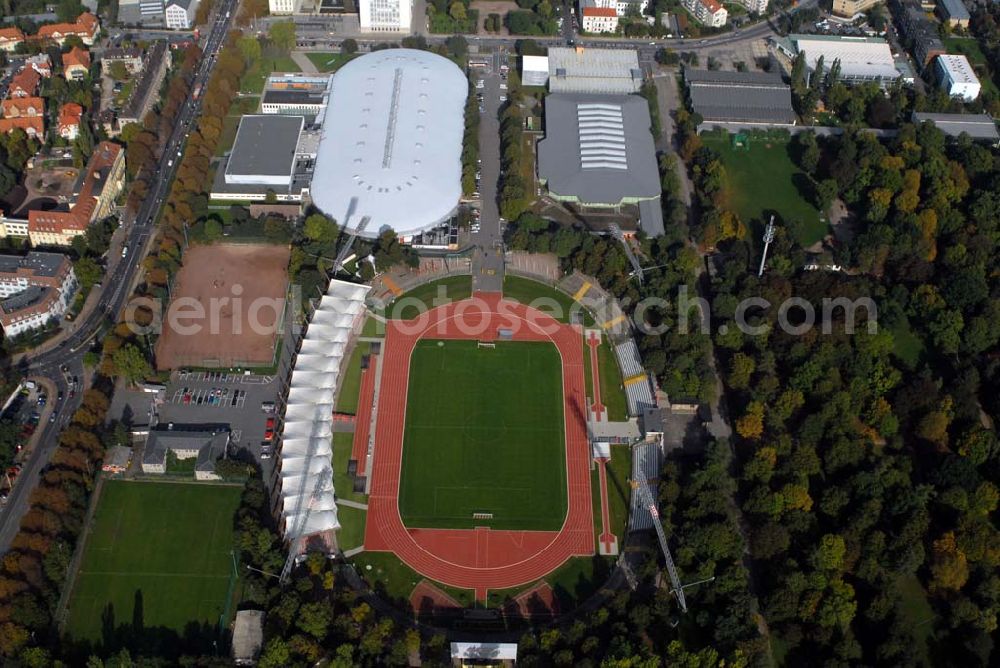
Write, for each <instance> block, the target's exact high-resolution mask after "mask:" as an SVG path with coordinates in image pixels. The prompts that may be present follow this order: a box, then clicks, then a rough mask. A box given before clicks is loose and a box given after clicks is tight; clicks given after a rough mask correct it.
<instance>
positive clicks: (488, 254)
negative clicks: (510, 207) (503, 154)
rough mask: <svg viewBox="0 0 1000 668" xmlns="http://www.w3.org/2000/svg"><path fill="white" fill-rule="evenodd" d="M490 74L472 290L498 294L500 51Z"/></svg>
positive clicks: (500, 264) (500, 261)
mask: <svg viewBox="0 0 1000 668" xmlns="http://www.w3.org/2000/svg"><path fill="white" fill-rule="evenodd" d="M492 55H493V58H492V65H491V68H490V69H491V71H490V72H489V73H488V74H484V76H483V77H482V79H483V83H484V85H483V88H477V89H476V92H477V93H482V95H483V111H482V113H480V114H479V159H480V160H481V161H482V163H481V164H480V166H479V172H480V175H481V178H480V180H479V193H480V200H481V201H482V208H481V213H480V218H479V232H476V233H474V234H473V235H472V243H474V244H475V245H476V250H475V252H474V254H473V256H472V289H473V290H481V291H484V292H499V291H500V290H501V289H502V288H503V232H502V230H501V229H500V208H499V193H498V191H497V187H498V185H499V181H500V120H499V113H500V106H501V103H500V96H501V95H503V94H504V93H506V92H507V91H506V90H502V89H501V88H500V85H501V84H502V83H503V80H502V79H501V78H500V74H499V70H500V64H501V62H502V61H503V56H502V54H501V51H500V50H499V49H497V50H495V51H494V52H493V54H492Z"/></svg>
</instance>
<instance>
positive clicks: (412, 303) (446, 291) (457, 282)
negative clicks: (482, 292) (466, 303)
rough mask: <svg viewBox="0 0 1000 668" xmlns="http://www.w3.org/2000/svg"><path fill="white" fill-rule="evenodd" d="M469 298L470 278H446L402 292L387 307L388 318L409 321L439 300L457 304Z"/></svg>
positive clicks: (470, 293) (470, 292)
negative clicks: (442, 299)
mask: <svg viewBox="0 0 1000 668" xmlns="http://www.w3.org/2000/svg"><path fill="white" fill-rule="evenodd" d="M439 293H440V294H439ZM471 296H472V276H448V277H447V278H441V279H438V280H436V281H431V282H430V283H425V284H423V285H420V286H417V287H415V288H413V289H412V290H410V291H409V292H404V293H403V294H402V295H400V296H399V297H397V298H396V299H395V300H393V302H392V304H390V305H389V308H388V316H389V317H390V318H395V319H397V320H409V319H410V318H415V317H417V315H419V312H421V311H425V310H427V309H430V308H432V307H433V306H435V302H436V300H438V299H439V298H444V299H446V300H447V301H448V302H458V301H462V300H463V299H468V298H469V297H471Z"/></svg>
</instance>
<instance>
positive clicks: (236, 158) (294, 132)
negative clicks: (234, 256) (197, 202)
mask: <svg viewBox="0 0 1000 668" xmlns="http://www.w3.org/2000/svg"><path fill="white" fill-rule="evenodd" d="M304 123H305V119H304V118H303V117H302V116H280V115H254V116H244V117H243V118H242V119H241V120H240V125H239V128H238V129H237V130H236V141H235V142H233V149H232V151H230V153H229V156H228V157H227V158H224V164H223V167H222V169H218V170H216V173H215V181H214V183H213V184H212V193H211V196H212V198H213V199H224V200H249V201H262V200H265V199H267V198H268V196H269V195H270V194H272V193H273V195H274V198H275V199H276V200H277V201H279V202H299V201H301V200H302V197H303V194H304V193H305V192H308V188H309V176H310V170H311V168H312V163H313V160H314V159H315V156H316V152H315V148H314V147H312V144H314V143H315V142H310V141H309V139H310V135H313V136H315V133H309V132H304V131H303V128H304Z"/></svg>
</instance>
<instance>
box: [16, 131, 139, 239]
mask: <svg viewBox="0 0 1000 668" xmlns="http://www.w3.org/2000/svg"><path fill="white" fill-rule="evenodd" d="M124 186H125V151H124V150H123V149H122V147H121V146H119V145H118V144H114V143H112V142H108V141H102V142H101V143H100V144H98V145H97V146H96V147H95V149H94V153H93V154H92V155H91V156H90V162H88V163H87V167H86V169H85V170H84V171H83V173H81V175H80V187H79V188H78V189H77V190H76V192H77V194H76V196H75V197H74V200H73V202H72V204H71V205H70V206H69V209H68V210H51V211H34V210H33V211H29V212H28V239H29V240H30V241H31V244H32V245H33V246H68V245H70V244H71V243H72V241H73V237H76V236H79V235H81V234H83V233H84V232H85V231H86V230H87V226H88V225H90V223H92V222H93V221H95V220H100V219H102V218H106V217H107V216H109V215H111V213H112V211H113V209H114V203H115V199H117V197H118V195H120V194H121V192H122V189H123V188H124Z"/></svg>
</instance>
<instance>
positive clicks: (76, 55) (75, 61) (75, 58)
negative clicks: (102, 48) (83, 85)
mask: <svg viewBox="0 0 1000 668" xmlns="http://www.w3.org/2000/svg"><path fill="white" fill-rule="evenodd" d="M62 62H63V69H64V70H68V69H69V67H70V66H71V65H79V66H81V67H86V68H89V67H90V52H89V51H87V50H86V49H81V48H80V47H78V46H74V47H73V48H72V49H70V50H69V51H68V52H67V53H64V54H63V55H62Z"/></svg>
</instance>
